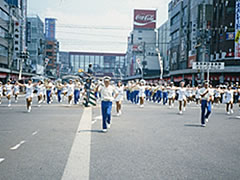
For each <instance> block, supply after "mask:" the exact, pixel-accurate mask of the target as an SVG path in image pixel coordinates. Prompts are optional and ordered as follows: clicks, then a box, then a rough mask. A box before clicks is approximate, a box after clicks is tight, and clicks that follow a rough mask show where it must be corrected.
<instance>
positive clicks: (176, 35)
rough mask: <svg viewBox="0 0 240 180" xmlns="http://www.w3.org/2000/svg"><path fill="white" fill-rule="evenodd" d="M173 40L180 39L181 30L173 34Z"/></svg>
mask: <svg viewBox="0 0 240 180" xmlns="http://www.w3.org/2000/svg"><path fill="white" fill-rule="evenodd" d="M171 37H172V40H175V39H177V38H178V37H179V30H177V31H175V32H174V33H172V36H171Z"/></svg>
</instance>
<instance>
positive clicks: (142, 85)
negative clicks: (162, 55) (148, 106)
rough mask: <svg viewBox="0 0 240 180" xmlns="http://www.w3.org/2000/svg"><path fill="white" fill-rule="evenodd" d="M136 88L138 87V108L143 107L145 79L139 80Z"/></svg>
mask: <svg viewBox="0 0 240 180" xmlns="http://www.w3.org/2000/svg"><path fill="white" fill-rule="evenodd" d="M137 88H138V89H139V98H140V108H143V107H144V99H145V90H146V86H145V81H144V80H143V79H142V80H141V81H140V83H139V85H138V86H137Z"/></svg>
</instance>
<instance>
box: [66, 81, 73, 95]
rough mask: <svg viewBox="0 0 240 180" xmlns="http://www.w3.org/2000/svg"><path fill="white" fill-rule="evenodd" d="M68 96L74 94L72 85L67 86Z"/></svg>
mask: <svg viewBox="0 0 240 180" xmlns="http://www.w3.org/2000/svg"><path fill="white" fill-rule="evenodd" d="M67 91H68V96H72V95H73V93H74V84H68V85H67Z"/></svg>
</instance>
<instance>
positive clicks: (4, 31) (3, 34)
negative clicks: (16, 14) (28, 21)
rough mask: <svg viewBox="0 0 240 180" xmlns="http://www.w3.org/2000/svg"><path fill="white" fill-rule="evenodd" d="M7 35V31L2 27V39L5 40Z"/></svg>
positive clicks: (0, 33)
mask: <svg viewBox="0 0 240 180" xmlns="http://www.w3.org/2000/svg"><path fill="white" fill-rule="evenodd" d="M6 34H7V31H6V30H5V29H3V28H2V27H0V37H2V38H5V35H6Z"/></svg>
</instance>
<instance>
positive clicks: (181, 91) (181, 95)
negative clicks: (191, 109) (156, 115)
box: [177, 81, 187, 114]
mask: <svg viewBox="0 0 240 180" xmlns="http://www.w3.org/2000/svg"><path fill="white" fill-rule="evenodd" d="M184 84H185V83H184V82H183V81H182V82H181V83H180V88H178V91H177V93H178V103H179V114H182V112H183V111H185V108H186V104H187V100H186V96H185V94H186V88H185V87H184ZM182 106H183V107H182Z"/></svg>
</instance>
